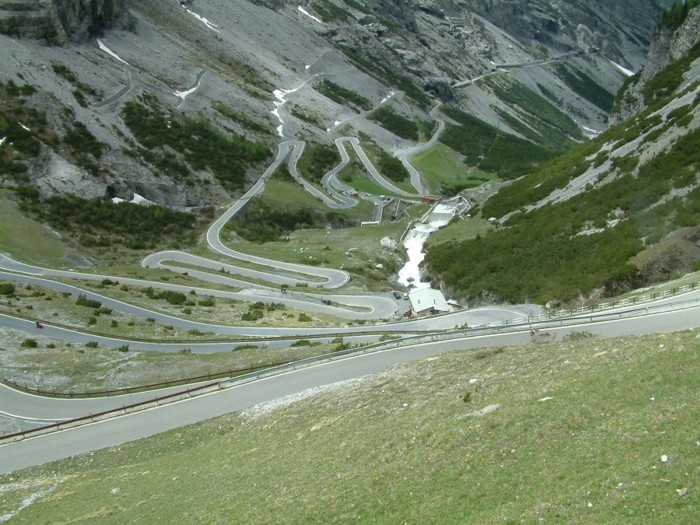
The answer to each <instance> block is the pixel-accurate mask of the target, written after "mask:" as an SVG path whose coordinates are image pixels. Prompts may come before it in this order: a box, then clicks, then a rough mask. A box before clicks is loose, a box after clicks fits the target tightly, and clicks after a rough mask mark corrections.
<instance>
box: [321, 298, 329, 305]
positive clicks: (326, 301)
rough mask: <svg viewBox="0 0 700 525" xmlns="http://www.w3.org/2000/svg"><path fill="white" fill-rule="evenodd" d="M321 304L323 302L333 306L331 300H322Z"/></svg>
mask: <svg viewBox="0 0 700 525" xmlns="http://www.w3.org/2000/svg"><path fill="white" fill-rule="evenodd" d="M321 302H322V303H323V304H331V300H330V299H321Z"/></svg>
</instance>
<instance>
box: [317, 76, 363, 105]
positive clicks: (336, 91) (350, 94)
mask: <svg viewBox="0 0 700 525" xmlns="http://www.w3.org/2000/svg"><path fill="white" fill-rule="evenodd" d="M315 89H316V91H318V92H319V93H321V94H322V95H325V96H327V97H328V98H329V99H331V100H332V101H334V102H337V103H338V104H342V105H345V106H350V107H353V108H359V109H363V110H369V109H371V108H372V102H371V101H370V100H369V99H367V98H365V97H363V96H362V95H360V94H359V93H356V92H355V91H351V90H349V89H345V88H344V87H342V86H339V85H338V84H336V83H334V82H331V81H330V80H327V79H325V80H322V81H321V82H319V83H318V84H316V86H315Z"/></svg>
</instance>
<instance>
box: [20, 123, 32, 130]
mask: <svg viewBox="0 0 700 525" xmlns="http://www.w3.org/2000/svg"><path fill="white" fill-rule="evenodd" d="M17 124H19V125H20V126H21V127H22V129H23V130H24V131H31V129H29V128H28V127H27V126H25V125H24V124H22V123H21V122H18V123H17Z"/></svg>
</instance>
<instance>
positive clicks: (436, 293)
mask: <svg viewBox="0 0 700 525" xmlns="http://www.w3.org/2000/svg"><path fill="white" fill-rule="evenodd" d="M408 300H409V301H410V302H411V310H413V313H414V314H415V315H428V314H442V313H447V312H451V311H452V307H451V306H450V305H449V304H447V301H446V300H445V296H444V295H442V292H441V291H440V290H434V289H432V288H421V289H419V290H414V291H412V292H411V293H409V294H408Z"/></svg>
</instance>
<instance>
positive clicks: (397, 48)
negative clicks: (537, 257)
mask: <svg viewBox="0 0 700 525" xmlns="http://www.w3.org/2000/svg"><path fill="white" fill-rule="evenodd" d="M494 6H498V8H495V7H494ZM634 6H635V7H634V9H632V8H630V9H618V8H610V7H604V6H603V5H602V4H601V3H600V2H596V1H594V0H590V1H587V2H557V3H554V2H551V3H550V2H538V3H537V5H536V7H534V6H533V5H530V3H529V2H525V1H524V0H522V1H510V2H500V3H496V4H494V3H493V2H485V1H470V2H462V1H448V0H442V1H432V0H430V1H428V0H420V1H418V2H406V1H398V0H396V1H389V0H387V1H378V2H377V1H371V2H370V1H367V2H361V1H351V0H347V1H341V0H333V1H328V0H313V1H311V2H307V3H305V4H303V5H299V4H298V3H297V2H283V1H281V0H269V1H254V2H250V1H246V0H233V1H227V2H223V1H217V0H211V1H202V0H199V1H197V2H177V1H174V0H173V1H165V2H163V1H152V0H143V1H140V2H131V3H130V4H129V5H128V8H129V11H128V12H127V11H126V2H123V1H114V2H109V1H90V2H88V1H77V0H74V1H68V0H61V1H59V0H53V1H42V2H36V1H33V2H21V1H12V2H9V1H7V2H2V4H1V5H0V28H2V31H3V32H5V33H6V35H9V36H0V44H2V45H0V50H1V51H0V53H2V60H0V79H2V82H3V89H2V91H1V93H2V95H1V96H2V100H3V108H4V109H3V116H4V119H5V120H4V122H5V123H4V124H3V126H2V129H0V139H4V144H3V146H1V147H2V148H3V149H2V158H3V159H4V161H3V162H4V169H3V171H4V173H3V176H2V184H3V186H6V187H8V186H9V187H12V186H15V185H17V184H30V185H33V186H35V187H37V188H39V190H40V192H42V194H51V193H55V192H58V193H62V192H67V193H80V194H81V195H83V196H102V195H106V194H108V195H116V196H120V197H123V198H127V199H130V198H131V197H132V196H133V194H134V193H138V194H140V195H142V196H144V197H146V198H147V199H149V200H152V201H155V202H158V203H162V204H166V205H170V206H176V207H190V208H191V207H206V206H209V205H212V204H217V203H219V202H221V201H225V200H227V199H228V195H230V194H231V193H236V191H239V190H240V189H242V188H243V187H245V185H246V184H248V183H249V181H250V180H251V179H252V178H254V177H255V176H256V175H257V174H259V173H260V172H261V168H262V167H263V166H264V165H265V163H266V162H267V160H268V159H269V157H268V158H265V156H264V155H263V156H260V155H252V156H251V157H250V158H248V157H245V156H244V157H242V158H241V162H240V163H236V165H235V166H232V167H229V168H225V167H219V168H217V167H214V166H212V165H209V164H208V163H206V162H201V161H200V162H195V161H194V160H193V158H194V157H196V156H197V155H199V156H200V157H201V156H202V155H201V154H202V152H196V151H194V149H195V147H196V146H197V144H202V143H204V142H205V141H210V139H208V138H206V137H208V136H209V135H207V133H209V131H206V130H205V128H206V127H207V126H213V129H214V130H217V132H218V133H221V134H223V135H224V136H225V137H224V138H226V139H230V141H233V142H235V143H238V142H239V141H248V142H252V143H256V144H261V145H265V146H266V147H267V148H269V150H270V152H271V151H272V150H273V149H274V148H275V147H276V144H277V143H278V142H279V141H280V140H283V139H302V140H307V141H311V142H317V143H323V144H331V143H332V139H333V138H334V137H336V136H339V135H340V134H348V135H352V136H357V135H358V134H360V133H362V134H363V136H365V137H368V138H369V140H371V141H372V142H374V143H375V144H376V145H377V146H378V147H380V148H382V149H385V150H386V151H388V152H396V151H398V150H400V149H402V148H405V147H407V146H408V145H411V144H413V143H414V142H415V141H413V140H406V139H403V138H401V137H399V136H397V135H396V134H395V132H392V131H390V130H387V129H386V128H385V127H382V126H381V125H378V124H377V122H376V121H372V120H369V119H367V118H366V117H367V116H368V114H369V111H366V110H365V111H360V113H358V109H357V108H356V107H354V106H353V104H351V103H350V102H348V100H347V99H344V98H343V97H338V96H337V93H336V94H335V95H336V96H334V94H333V93H325V94H323V93H321V90H320V88H319V83H321V82H322V81H324V80H327V81H329V82H331V83H332V85H334V86H340V87H341V88H343V89H345V90H349V91H350V92H352V93H354V94H356V95H358V96H359V97H361V99H362V100H367V101H368V104H369V105H368V106H367V107H368V108H376V107H378V106H379V105H380V104H382V103H383V104H384V105H387V106H390V107H391V109H392V111H393V112H395V113H397V114H400V115H402V116H404V117H405V118H408V119H409V120H413V121H415V122H417V123H418V124H421V123H429V122H430V120H431V118H430V117H429V116H428V114H427V111H428V109H429V108H430V107H431V105H432V104H433V102H434V101H436V100H439V99H440V100H444V101H446V102H448V103H450V104H453V105H454V106H455V107H458V108H461V109H462V110H464V111H466V112H467V113H470V114H473V115H476V116H477V117H479V118H481V119H483V120H484V121H486V122H488V123H490V124H493V125H495V126H497V127H498V128H500V129H501V130H502V131H504V132H506V133H509V134H511V135H513V136H517V137H521V138H525V139H527V140H535V141H539V142H541V145H542V146H543V147H545V148H546V149H548V151H555V150H561V149H563V148H565V147H567V145H568V144H569V143H571V141H577V140H581V139H582V136H581V135H580V130H583V129H585V130H587V131H586V133H590V132H593V131H595V132H597V131H600V130H602V129H603V128H604V127H605V126H606V125H607V124H606V122H607V113H608V111H609V109H610V106H611V100H612V97H613V94H614V93H615V91H616V89H617V87H619V86H620V85H622V83H623V81H624V79H625V71H626V70H627V69H631V70H637V69H638V68H640V67H641V66H642V64H643V61H644V50H643V47H644V46H645V45H646V43H647V42H648V41H649V38H650V36H651V33H652V29H653V20H654V18H655V16H656V14H657V11H656V10H655V8H653V7H652V5H651V4H650V3H648V2H646V1H644V2H642V1H640V2H635V3H634ZM518 13H521V14H523V13H524V14H526V15H527V16H523V17H516V16H514V15H515V14H518ZM516 19H517V22H516ZM110 28H111V29H110ZM17 36H20V37H22V38H15V37H17ZM98 37H99V38H98ZM48 44H60V45H61V46H65V47H55V46H52V45H48ZM475 79H481V80H477V81H474V80H475ZM523 91H526V92H527V93H528V96H530V97H532V98H533V99H534V100H536V101H537V104H536V107H535V106H533V107H528V105H529V103H528V102H523V101H522V100H515V99H514V97H513V96H512V94H513V93H518V92H523ZM146 94H147V95H148V97H149V98H148V99H147V100H148V102H145V99H144V98H143V97H144V95H146ZM509 94H510V95H509ZM387 97H389V99H387ZM383 101H384V102H383ZM129 103H134V104H137V105H139V106H140V107H145V106H149V105H150V106H149V107H150V110H149V113H147V114H146V113H144V114H142V115H141V116H140V117H139V118H140V119H141V120H140V121H138V122H136V121H135V120H134V119H135V118H136V117H134V114H133V111H132V115H131V117H132V118H131V120H130V121H129V118H127V115H126V113H125V111H126V110H127V109H128V108H129V106H128V104H129ZM542 106H547V107H548V108H549V107H550V106H551V107H554V108H556V111H558V112H560V113H561V114H562V115H564V116H565V117H566V118H568V119H572V120H573V121H575V122H576V123H578V124H577V125H578V129H579V131H573V130H570V131H567V133H566V134H565V135H564V139H561V140H563V142H562V143H561V144H558V142H560V140H559V139H556V138H552V137H549V138H539V135H542V133H541V131H540V127H541V126H540V123H538V122H536V121H537V115H536V114H537V113H538V112H539V111H540V107H542ZM131 109H132V110H133V109H135V108H134V107H132V108H131ZM550 110H551V108H550ZM273 111H274V112H273ZM551 111H553V110H551ZM558 118H564V117H562V116H559V117H558ZM159 119H160V120H159ZM172 121H178V122H179V123H181V124H182V125H183V126H185V128H187V129H188V133H190V135H191V136H193V137H199V139H200V140H199V141H197V140H192V141H191V142H190V143H189V144H188V145H184V144H182V143H178V142H177V141H176V140H175V138H173V137H167V136H160V137H158V138H157V139H156V138H154V137H153V136H151V137H150V138H149V137H147V136H146V135H145V134H144V132H139V130H138V129H136V128H137V127H138V126H155V127H158V126H161V127H163V126H165V127H167V123H168V122H172ZM341 123H346V124H344V125H343V124H341ZM205 124H206V125H205ZM547 125H549V124H547ZM197 126H200V127H199V128H197V131H195V130H194V129H195V128H196V127H197ZM202 126H203V127H202ZM559 127H561V126H559ZM574 127H576V125H574ZM25 128H26V129H25ZM550 128H551V126H550ZM329 130H330V132H329ZM210 131H211V130H210ZM394 131H395V130H394ZM533 137H534V138H533ZM220 138H221V137H220ZM230 141H229V143H228V146H226V147H232V148H233V147H234V145H232V144H233V143H232V142H230ZM23 142H26V143H27V144H24V145H23ZM86 143H88V144H90V145H91V147H90V148H83V147H82V146H83V145H84V144H86ZM241 143H243V142H241ZM222 144H224V143H222ZM18 145H19V147H18ZM236 147H238V146H236ZM183 148H185V149H187V151H183ZM244 149H245V148H244ZM239 150H240V148H239ZM227 170H228V171H227ZM234 180H235V181H236V182H235V183H233V181H234ZM247 181H248V182H247Z"/></svg>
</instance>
